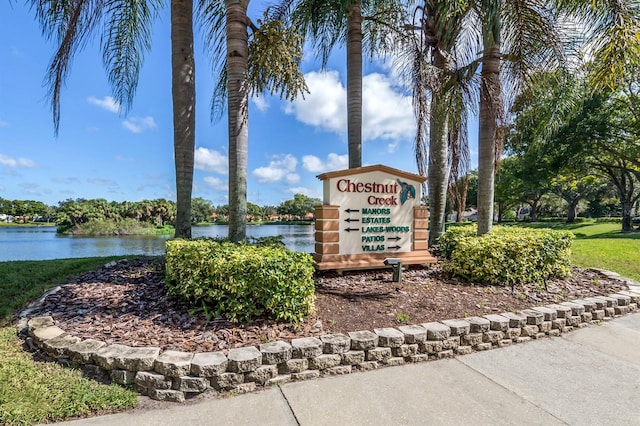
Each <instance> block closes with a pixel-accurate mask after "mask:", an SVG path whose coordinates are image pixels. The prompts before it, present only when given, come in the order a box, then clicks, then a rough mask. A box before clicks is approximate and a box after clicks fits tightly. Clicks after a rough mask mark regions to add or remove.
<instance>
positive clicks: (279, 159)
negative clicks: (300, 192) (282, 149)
mask: <svg viewBox="0 0 640 426" xmlns="http://www.w3.org/2000/svg"><path fill="white" fill-rule="evenodd" d="M297 165H298V160H297V159H296V157H294V156H293V155H291V154H287V155H278V156H275V157H274V159H273V160H271V162H269V165H268V166H266V167H258V168H257V169H255V170H254V171H253V172H252V173H251V174H252V175H253V176H255V177H256V178H257V179H258V182H260V183H275V182H279V181H281V180H283V179H285V181H286V182H287V183H296V182H298V181H299V180H300V176H298V175H297V174H295V173H293V172H295V171H296V166H297Z"/></svg>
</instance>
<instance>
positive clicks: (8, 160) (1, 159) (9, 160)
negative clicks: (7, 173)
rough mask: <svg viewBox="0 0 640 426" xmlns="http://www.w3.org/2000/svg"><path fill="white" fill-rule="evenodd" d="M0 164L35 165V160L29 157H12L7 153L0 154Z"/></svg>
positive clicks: (10, 165)
mask: <svg viewBox="0 0 640 426" xmlns="http://www.w3.org/2000/svg"><path fill="white" fill-rule="evenodd" d="M0 164H2V165H4V166H7V167H28V168H31V167H35V166H36V162H35V161H33V160H30V159H29V158H13V157H10V156H8V155H3V154H0Z"/></svg>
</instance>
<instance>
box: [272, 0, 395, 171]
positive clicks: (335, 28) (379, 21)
mask: <svg viewBox="0 0 640 426" xmlns="http://www.w3.org/2000/svg"><path fill="white" fill-rule="evenodd" d="M292 5H293V10H292V11H290V10H289V9H290V8H291V7H292ZM274 10H275V12H274V13H273V17H274V18H277V19H281V18H282V17H284V16H286V15H288V14H289V13H290V14H291V19H292V21H293V24H294V26H295V27H296V28H298V30H299V31H300V33H301V34H303V35H305V36H307V35H308V36H309V37H310V38H311V39H312V41H313V43H314V44H315V47H316V49H317V50H318V51H319V54H320V57H321V62H322V66H323V67H324V66H326V64H327V61H328V59H329V55H330V54H331V51H332V50H333V48H334V47H335V46H336V45H337V44H338V43H343V44H344V45H345V47H346V63H347V139H348V147H349V149H348V152H349V168H355V167H360V166H361V165H362V57H363V50H364V46H367V47H368V50H369V55H370V56H372V57H373V56H375V55H377V54H383V53H384V52H386V51H387V50H388V48H389V46H390V45H389V38H388V37H389V36H390V35H392V34H394V33H397V32H398V31H399V30H400V24H401V16H402V13H401V10H402V6H401V2H400V1H399V0H365V1H361V0H284V1H282V2H281V3H280V4H279V5H278V6H276V8H275V9H274Z"/></svg>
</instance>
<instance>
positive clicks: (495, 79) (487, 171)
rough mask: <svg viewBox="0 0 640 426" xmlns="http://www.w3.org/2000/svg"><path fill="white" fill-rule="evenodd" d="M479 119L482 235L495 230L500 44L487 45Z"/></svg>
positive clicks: (479, 189)
mask: <svg viewBox="0 0 640 426" xmlns="http://www.w3.org/2000/svg"><path fill="white" fill-rule="evenodd" d="M481 81H482V83H481V89H480V117H479V120H478V127H479V131H478V235H483V234H486V233H487V232H489V231H491V226H492V225H493V198H494V183H495V170H496V167H495V162H496V139H495V138H496V130H497V121H498V120H497V119H498V108H500V107H501V101H500V97H501V93H500V44H499V43H494V44H493V45H491V46H485V52H484V58H483V60H482V71H481Z"/></svg>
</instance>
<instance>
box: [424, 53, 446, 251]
mask: <svg viewBox="0 0 640 426" xmlns="http://www.w3.org/2000/svg"><path fill="white" fill-rule="evenodd" d="M433 57H434V65H435V66H436V67H437V68H438V69H445V68H446V58H445V57H444V56H443V55H442V53H441V52H439V51H436V52H434V55H433ZM429 115H430V117H429V132H430V137H429V163H428V164H429V166H428V170H427V177H428V180H427V187H428V190H429V246H434V245H436V242H437V240H438V238H440V237H441V236H442V234H443V233H444V225H445V221H446V214H445V213H446V212H445V210H446V206H447V189H448V185H449V140H448V138H447V134H448V131H447V111H446V107H445V102H444V99H443V94H442V93H441V92H439V91H436V90H434V91H433V93H432V95H431V108H430V111H429Z"/></svg>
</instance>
